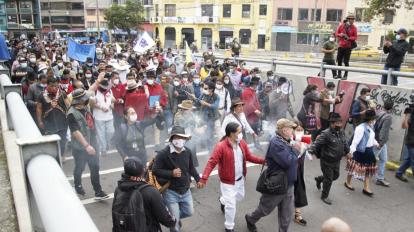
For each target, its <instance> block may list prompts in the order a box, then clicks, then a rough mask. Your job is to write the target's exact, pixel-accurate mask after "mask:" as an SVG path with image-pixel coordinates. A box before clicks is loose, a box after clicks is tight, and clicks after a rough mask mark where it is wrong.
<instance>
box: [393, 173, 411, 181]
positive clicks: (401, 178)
mask: <svg viewBox="0 0 414 232" xmlns="http://www.w3.org/2000/svg"><path fill="white" fill-rule="evenodd" d="M395 178H397V179H399V180H401V181H402V182H408V179H407V178H405V177H404V176H403V175H401V176H400V175H397V174H395Z"/></svg>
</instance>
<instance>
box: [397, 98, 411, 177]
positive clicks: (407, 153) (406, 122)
mask: <svg viewBox="0 0 414 232" xmlns="http://www.w3.org/2000/svg"><path fill="white" fill-rule="evenodd" d="M413 122H414V110H413V108H412V106H409V107H408V108H406V109H405V110H404V118H403V122H402V126H401V127H402V128H403V129H405V130H406V131H407V134H406V135H405V138H404V148H403V155H404V156H403V160H402V162H401V164H400V167H399V168H398V170H397V172H396V173H395V177H396V178H397V179H399V180H401V181H402V182H408V179H407V178H405V177H404V173H405V171H406V170H407V169H408V168H409V167H410V166H411V170H412V173H414V123H413Z"/></svg>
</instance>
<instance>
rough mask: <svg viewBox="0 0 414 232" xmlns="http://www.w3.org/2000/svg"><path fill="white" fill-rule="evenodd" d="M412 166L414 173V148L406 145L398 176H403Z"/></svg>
mask: <svg viewBox="0 0 414 232" xmlns="http://www.w3.org/2000/svg"><path fill="white" fill-rule="evenodd" d="M410 166H411V170H412V171H413V173H414V147H409V146H407V145H404V147H403V160H402V163H401V165H400V168H398V170H397V173H396V175H398V176H402V175H403V174H404V173H405V171H406V170H407V169H408V168H409V167H410Z"/></svg>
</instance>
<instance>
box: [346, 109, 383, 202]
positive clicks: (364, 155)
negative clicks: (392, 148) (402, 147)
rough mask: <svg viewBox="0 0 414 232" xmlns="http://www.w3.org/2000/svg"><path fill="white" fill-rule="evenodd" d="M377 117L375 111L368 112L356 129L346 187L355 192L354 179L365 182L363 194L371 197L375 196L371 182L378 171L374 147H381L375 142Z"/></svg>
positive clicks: (347, 169) (347, 168)
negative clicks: (352, 182) (352, 183)
mask: <svg viewBox="0 0 414 232" xmlns="http://www.w3.org/2000/svg"><path fill="white" fill-rule="evenodd" d="M375 116H376V115H375V111H374V110H367V111H366V114H365V118H364V121H363V123H361V124H360V125H358V126H357V127H356V128H355V132H354V138H353V140H352V143H351V147H350V152H351V154H352V159H348V162H347V165H346V171H347V172H348V176H347V178H346V182H345V187H346V188H348V189H349V190H352V191H354V190H355V188H354V187H352V185H351V181H352V177H354V178H356V179H359V180H362V181H364V188H363V190H362V193H363V194H365V195H367V196H369V197H372V196H373V195H374V193H373V192H372V190H371V187H370V180H371V177H372V176H374V175H375V174H376V171H377V165H376V162H377V160H376V158H375V154H374V147H377V148H378V147H379V144H378V142H377V140H375V131H374V123H375Z"/></svg>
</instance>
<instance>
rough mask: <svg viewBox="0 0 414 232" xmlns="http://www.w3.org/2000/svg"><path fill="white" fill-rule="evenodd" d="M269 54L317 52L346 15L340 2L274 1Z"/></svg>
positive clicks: (345, 2) (344, 5)
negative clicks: (275, 52)
mask: <svg viewBox="0 0 414 232" xmlns="http://www.w3.org/2000/svg"><path fill="white" fill-rule="evenodd" d="M274 2H275V3H274V6H273V21H272V22H273V25H272V29H271V38H272V39H271V44H272V50H276V51H292V52H319V51H320V48H321V46H322V45H323V42H324V41H326V40H327V39H328V38H329V34H331V33H333V32H334V31H335V30H336V28H337V27H338V25H339V24H340V22H341V21H342V20H343V19H344V18H345V17H346V15H347V13H348V12H347V11H346V8H347V1H344V0H278V1H274Z"/></svg>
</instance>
